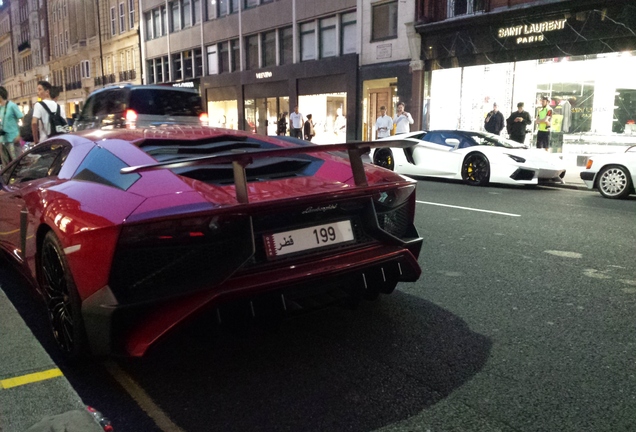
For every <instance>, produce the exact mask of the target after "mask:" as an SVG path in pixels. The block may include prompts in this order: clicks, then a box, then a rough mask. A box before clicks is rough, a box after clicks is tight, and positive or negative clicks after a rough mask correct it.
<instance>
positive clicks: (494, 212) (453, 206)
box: [416, 201, 521, 217]
mask: <svg viewBox="0 0 636 432" xmlns="http://www.w3.org/2000/svg"><path fill="white" fill-rule="evenodd" d="M416 202H417V203H420V204H428V205H434V206H440V207H450V208H456V209H460V210H470V211H476V212H482V213H491V214H498V215H502V216H512V217H521V215H518V214H514V213H504V212H498V211H492V210H482V209H476V208H470V207H461V206H455V205H450V204H440V203H434V202H428V201H416Z"/></svg>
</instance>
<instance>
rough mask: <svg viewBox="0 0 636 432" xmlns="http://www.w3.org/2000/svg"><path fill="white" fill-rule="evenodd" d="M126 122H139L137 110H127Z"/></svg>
mask: <svg viewBox="0 0 636 432" xmlns="http://www.w3.org/2000/svg"><path fill="white" fill-rule="evenodd" d="M126 121H127V122H134V121H137V113H136V112H135V110H131V109H129V110H126Z"/></svg>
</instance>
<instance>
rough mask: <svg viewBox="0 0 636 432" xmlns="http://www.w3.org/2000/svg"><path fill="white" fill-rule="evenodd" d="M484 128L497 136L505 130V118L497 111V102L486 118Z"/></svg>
mask: <svg viewBox="0 0 636 432" xmlns="http://www.w3.org/2000/svg"><path fill="white" fill-rule="evenodd" d="M484 128H485V129H486V132H490V133H493V134H496V135H499V134H500V133H501V130H502V129H503V128H504V116H503V114H502V113H501V112H499V110H498V109H497V102H495V103H494V104H492V111H490V112H489V113H488V115H487V116H486V121H484Z"/></svg>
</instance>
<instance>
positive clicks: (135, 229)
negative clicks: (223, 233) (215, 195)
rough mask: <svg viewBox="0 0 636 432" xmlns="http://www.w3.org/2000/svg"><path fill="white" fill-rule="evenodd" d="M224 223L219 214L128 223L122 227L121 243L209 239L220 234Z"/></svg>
mask: <svg viewBox="0 0 636 432" xmlns="http://www.w3.org/2000/svg"><path fill="white" fill-rule="evenodd" d="M222 224H223V222H222V221H221V220H220V219H219V218H218V217H217V216H201V217H194V218H187V219H184V218H180V219H172V220H165V221H160V222H152V223H146V224H135V225H128V226H124V227H123V228H122V232H121V235H120V238H119V243H120V244H121V245H125V246H131V245H135V246H141V245H160V244H167V243H168V244H175V243H192V242H197V241H208V240H209V239H210V237H212V236H215V237H216V236H218V235H219V233H220V228H221V225H222Z"/></svg>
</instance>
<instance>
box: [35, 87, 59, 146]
mask: <svg viewBox="0 0 636 432" xmlns="http://www.w3.org/2000/svg"><path fill="white" fill-rule="evenodd" d="M51 89H52V86H51V83H49V82H48V81H38V88H37V95H38V97H39V98H40V99H41V100H40V101H39V102H37V103H36V104H35V105H34V107H33V118H32V119H31V131H32V133H33V143H34V144H38V143H40V142H42V141H44V140H45V139H47V138H49V137H52V136H55V135H59V134H62V133H66V132H67V131H68V126H67V124H66V120H64V118H63V117H62V109H61V108H60V106H59V105H58V104H57V102H55V101H54V100H53V99H51Z"/></svg>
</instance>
